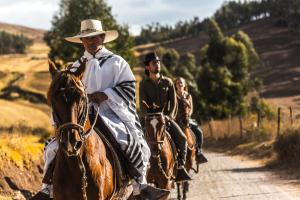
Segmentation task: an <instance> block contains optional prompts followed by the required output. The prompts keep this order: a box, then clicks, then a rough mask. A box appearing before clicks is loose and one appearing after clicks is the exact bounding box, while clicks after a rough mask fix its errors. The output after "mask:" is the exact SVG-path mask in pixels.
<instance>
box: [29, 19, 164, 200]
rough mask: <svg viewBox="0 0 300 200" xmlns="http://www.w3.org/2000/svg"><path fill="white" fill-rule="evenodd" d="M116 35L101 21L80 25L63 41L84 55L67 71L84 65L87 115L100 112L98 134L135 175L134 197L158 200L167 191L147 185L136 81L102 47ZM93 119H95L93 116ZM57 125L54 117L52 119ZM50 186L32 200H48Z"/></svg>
mask: <svg viewBox="0 0 300 200" xmlns="http://www.w3.org/2000/svg"><path fill="white" fill-rule="evenodd" d="M117 37H118V32H117V31H104V30H103V29H102V24H101V21H99V20H92V19H87V20H84V21H82V22H81V33H80V34H79V35H76V36H73V37H67V38H65V39H66V40H67V41H69V42H73V43H82V44H83V46H84V48H85V52H84V54H83V56H82V57H81V58H80V59H78V60H77V61H76V62H75V63H74V64H73V65H72V66H71V68H70V70H72V71H74V72H75V71H76V70H77V68H78V67H79V66H80V65H81V64H82V63H83V62H86V70H85V72H84V75H83V78H82V83H83V84H84V86H85V88H86V91H87V94H88V98H89V101H90V103H89V110H90V112H89V113H94V115H96V112H95V110H97V109H98V108H99V116H98V121H97V123H96V126H97V128H99V130H105V131H104V132H106V133H107V132H108V133H107V134H110V135H111V136H113V137H112V138H113V139H114V140H115V141H116V142H117V143H118V145H119V147H120V149H121V150H122V151H123V154H124V155H125V156H126V160H127V161H128V162H129V164H130V167H131V169H134V170H133V171H135V172H137V173H136V174H135V177H131V178H134V180H133V195H135V196H137V198H139V199H153V200H154V199H160V198H164V197H165V196H167V195H168V194H169V193H170V191H168V190H162V189H158V188H155V187H153V186H150V185H148V184H147V181H146V172H147V166H148V163H149V158H150V149H149V147H148V145H147V143H146V141H145V140H144V137H143V132H142V128H141V125H140V122H139V118H138V116H137V114H136V107H135V105H136V104H135V82H136V81H135V77H134V75H133V74H132V71H131V69H130V66H129V64H128V63H127V62H126V61H125V60H124V59H123V58H122V57H121V56H118V55H115V54H113V53H112V52H111V51H109V50H107V49H106V48H105V47H104V43H107V42H110V41H113V40H115V39H116V38H117ZM92 117H93V118H95V116H92ZM53 120H54V123H55V122H56V119H55V116H54V118H53ZM57 149H58V144H57V141H56V140H55V139H53V140H52V141H51V142H50V143H49V144H48V145H47V146H46V147H45V153H44V158H45V167H44V173H45V172H46V171H47V170H48V169H49V166H50V164H51V163H52V161H53V160H54V158H55V155H56V152H57ZM51 190H52V188H51V185H49V184H43V187H42V190H41V191H40V192H39V193H38V194H37V195H35V196H34V197H33V198H32V199H33V200H36V199H50V198H51V196H50V195H51V193H52V191H51Z"/></svg>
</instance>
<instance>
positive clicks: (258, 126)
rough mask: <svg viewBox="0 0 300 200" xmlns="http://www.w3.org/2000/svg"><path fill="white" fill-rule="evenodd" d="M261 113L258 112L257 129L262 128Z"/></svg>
mask: <svg viewBox="0 0 300 200" xmlns="http://www.w3.org/2000/svg"><path fill="white" fill-rule="evenodd" d="M260 120H261V119H260V111H258V112H257V128H260Z"/></svg>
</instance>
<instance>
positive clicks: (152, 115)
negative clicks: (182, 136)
mask: <svg viewBox="0 0 300 200" xmlns="http://www.w3.org/2000/svg"><path fill="white" fill-rule="evenodd" d="M158 117H161V118H162V119H163V123H164V127H163V130H162V131H163V133H162V135H161V137H160V140H149V136H148V133H147V131H146V137H148V139H147V142H148V143H149V144H150V146H151V145H158V152H157V153H156V154H154V153H153V152H151V157H152V158H153V159H155V160H156V161H157V164H158V170H159V171H160V172H161V173H162V174H163V176H164V177H165V178H166V179H171V178H172V175H173V173H170V174H169V175H168V174H167V172H166V171H165V170H164V168H163V166H162V161H161V152H162V147H163V145H164V142H165V138H166V136H167V132H166V124H165V120H166V119H165V117H164V114H163V113H162V112H156V113H147V115H146V121H147V120H148V119H149V120H151V119H157V118H158ZM155 134H156V133H155ZM150 150H151V148H150Z"/></svg>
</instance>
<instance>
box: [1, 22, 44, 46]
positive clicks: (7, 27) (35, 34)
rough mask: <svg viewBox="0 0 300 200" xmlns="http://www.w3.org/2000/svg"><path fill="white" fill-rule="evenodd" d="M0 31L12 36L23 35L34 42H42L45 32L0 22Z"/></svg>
mask: <svg viewBox="0 0 300 200" xmlns="http://www.w3.org/2000/svg"><path fill="white" fill-rule="evenodd" d="M0 31H6V32H9V33H13V34H23V35H25V36H27V37H28V38H31V39H33V40H34V41H36V42H42V40H43V35H44V33H45V30H42V29H36V28H30V27H26V26H20V25H14V24H8V23H3V22H0Z"/></svg>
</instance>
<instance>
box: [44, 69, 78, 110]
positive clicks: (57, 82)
mask: <svg viewBox="0 0 300 200" xmlns="http://www.w3.org/2000/svg"><path fill="white" fill-rule="evenodd" d="M64 82H66V83H65V85H68V84H69V83H74V86H75V88H76V89H77V90H78V91H80V93H81V94H83V93H84V91H83V90H82V89H81V87H82V86H80V85H81V84H80V83H81V80H80V78H79V77H77V76H76V75H75V74H74V73H72V72H71V71H70V70H63V71H59V72H58V73H57V74H56V75H55V76H54V77H53V78H52V82H51V84H50V86H49V89H48V91H47V102H48V105H49V106H52V105H53V102H52V99H53V96H54V95H55V93H56V92H57V90H58V89H59V88H60V87H61V84H63V83H64Z"/></svg>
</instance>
